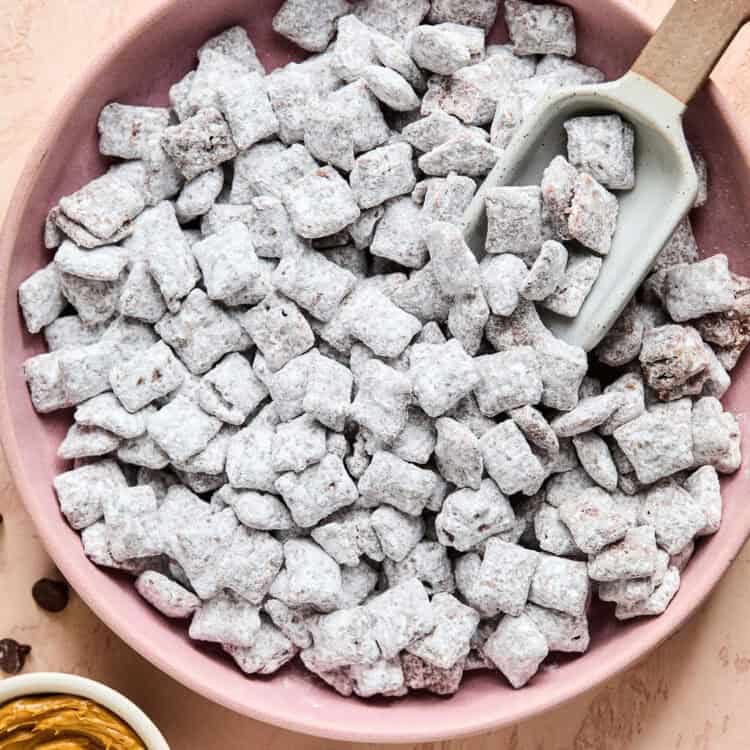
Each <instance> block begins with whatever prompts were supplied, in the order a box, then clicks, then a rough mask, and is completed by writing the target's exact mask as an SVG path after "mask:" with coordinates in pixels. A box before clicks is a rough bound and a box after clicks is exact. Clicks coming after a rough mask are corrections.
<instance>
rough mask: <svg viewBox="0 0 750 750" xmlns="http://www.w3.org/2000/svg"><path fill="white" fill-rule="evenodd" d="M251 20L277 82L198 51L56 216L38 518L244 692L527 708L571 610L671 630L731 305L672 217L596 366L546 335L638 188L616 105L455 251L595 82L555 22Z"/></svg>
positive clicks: (28, 316)
mask: <svg viewBox="0 0 750 750" xmlns="http://www.w3.org/2000/svg"><path fill="white" fill-rule="evenodd" d="M496 17H497V18H496ZM496 20H497V24H498V26H499V27H502V26H503V24H505V26H506V27H507V31H508V33H509V37H510V42H509V43H507V44H490V43H488V42H487V39H486V34H487V33H488V31H489V30H490V29H491V28H492V27H493V25H494V24H495V22H496ZM273 28H274V29H275V31H276V32H277V33H278V34H281V35H282V36H284V37H286V38H288V39H289V40H291V41H292V42H294V43H296V44H297V45H299V46H300V47H301V48H302V49H304V50H307V51H309V52H310V53H312V54H311V55H310V56H309V57H308V58H307V59H306V60H304V61H303V62H299V63H289V64H287V65H286V66H284V67H282V68H279V69H277V70H274V71H267V70H265V69H264V67H263V65H262V64H261V63H260V62H259V60H258V58H257V56H256V54H255V50H254V48H253V45H252V42H251V40H250V39H248V37H247V35H246V33H245V31H244V30H243V29H241V28H238V27H236V28H231V29H227V30H226V31H224V32H222V33H220V34H219V35H218V36H216V37H214V38H212V39H209V40H208V41H207V42H206V43H205V44H204V45H203V46H202V47H201V48H200V49H199V50H198V51H197V61H196V65H195V69H194V70H191V71H190V72H188V73H187V74H186V75H185V76H184V78H182V79H181V80H179V81H176V82H175V83H174V85H173V86H172V88H171V90H170V92H169V95H170V106H168V107H166V106H165V107H145V106H138V105H136V104H131V103H119V102H115V103H111V104H109V105H107V106H106V107H105V108H104V110H103V111H102V112H101V115H100V117H99V121H98V131H99V145H100V151H101V153H102V154H103V155H106V156H107V157H111V163H110V166H109V168H108V169H107V171H106V172H105V173H104V174H102V175H101V176H99V177H97V178H96V179H94V180H93V181H91V182H90V183H88V184H87V185H83V186H81V187H80V189H78V190H77V191H76V192H74V193H73V194H71V195H66V196H61V197H60V199H59V201H58V203H57V205H55V206H51V207H50V211H49V216H48V218H47V222H46V225H45V227H44V241H45V243H46V245H47V247H48V248H49V250H50V252H51V254H52V257H51V260H50V262H49V264H48V265H47V266H46V267H44V268H42V269H40V270H38V271H37V272H36V273H34V274H33V275H32V276H31V277H30V278H28V279H27V280H26V281H24V282H23V283H22V284H21V286H20V288H19V303H20V307H21V310H22V313H23V316H24V319H25V322H26V326H27V328H28V330H29V331H30V332H31V333H42V334H43V336H44V338H45V340H46V343H47V348H48V351H47V353H44V354H38V355H36V356H33V357H31V358H30V359H29V360H27V362H26V363H25V366H24V375H25V378H26V382H27V383H28V388H29V392H30V396H31V399H32V401H33V404H34V407H35V408H36V409H37V410H38V411H39V412H41V413H47V412H51V411H53V410H58V409H71V413H72V418H73V424H72V426H71V427H70V429H69V432H68V434H67V435H66V436H65V438H64V440H63V441H62V443H61V445H60V449H59V455H60V457H61V458H63V459H69V460H71V461H72V463H71V465H70V466H69V467H68V469H67V470H66V471H64V472H62V473H61V474H59V475H58V476H57V477H56V479H55V480H54V489H55V492H56V493H57V497H58V500H59V505H60V510H61V512H62V513H63V514H64V516H65V517H66V519H67V520H68V522H69V524H70V525H71V526H72V527H73V528H74V529H76V530H79V531H80V533H81V542H82V544H83V548H84V550H85V552H86V554H87V555H88V556H89V558H90V559H91V560H92V561H93V562H94V563H96V564H97V565H101V566H105V567H108V568H112V569H116V570H119V571H124V572H126V573H128V574H130V575H132V576H133V577H134V578H135V587H136V590H137V591H138V593H139V594H140V595H141V596H142V597H143V598H144V599H145V600H146V601H147V602H148V603H149V604H151V605H152V606H153V607H155V608H156V609H157V610H159V611H160V612H161V613H162V614H163V615H164V616H166V617H170V618H179V619H182V620H184V621H185V627H186V629H188V630H189V634H190V637H192V638H194V639H195V640H196V641H197V642H209V643H217V644H220V645H221V647H223V649H224V650H225V651H226V653H227V654H228V655H229V656H230V657H231V658H232V659H234V661H235V662H236V663H237V665H238V667H239V668H240V669H241V670H243V671H244V672H246V673H248V674H271V673H273V672H275V671H276V670H278V669H280V668H282V667H283V666H284V665H285V664H286V663H288V662H290V661H292V660H295V659H297V658H298V657H299V659H298V660H299V662H300V663H301V664H302V665H303V666H304V667H305V668H306V669H307V670H309V671H310V672H312V673H314V674H315V675H317V677H318V678H320V680H322V681H323V682H325V683H327V684H328V685H330V686H331V687H332V688H333V689H335V690H337V691H338V692H339V693H341V694H343V695H346V696H349V695H357V696H360V697H363V698H366V697H370V696H375V695H384V696H389V697H397V696H403V695H405V694H406V693H407V692H409V691H410V690H428V691H431V692H433V693H437V694H439V695H449V694H451V693H454V692H455V691H457V690H458V689H459V687H460V684H461V680H462V677H463V675H464V673H466V672H469V671H471V670H478V669H482V670H492V671H495V672H497V673H498V679H504V680H507V682H508V683H509V684H510V685H512V686H513V687H514V688H520V687H522V686H523V685H525V684H526V683H527V682H528V681H529V680H533V678H534V675H535V674H536V673H537V672H538V670H539V669H540V667H541V668H543V665H544V662H545V659H547V658H548V655H549V654H550V653H555V652H558V653H559V652H564V653H573V654H580V653H582V652H584V651H586V649H587V648H588V645H589V640H590V637H593V638H595V637H596V634H595V633H593V634H592V635H591V636H590V634H589V620H588V618H589V616H590V613H591V610H592V606H596V607H597V608H600V607H601V608H604V609H605V610H606V611H607V612H609V615H610V616H611V617H612V618H616V619H617V620H628V619H630V618H636V617H649V616H656V615H659V614H660V613H662V612H663V611H664V610H665V609H666V608H667V607H668V606H669V604H670V601H671V600H672V598H673V597H674V596H675V594H676V593H677V592H678V589H679V586H680V576H681V574H682V572H683V570H684V568H685V566H686V565H688V563H689V558H690V556H691V555H692V552H693V550H694V548H695V545H696V544H699V543H700V538H701V537H703V536H706V535H709V534H713V533H715V532H716V531H717V530H718V529H719V527H720V525H721V517H722V498H721V488H720V481H719V477H720V475H722V474H729V473H732V472H734V471H736V470H737V469H738V468H739V465H740V461H741V451H740V430H739V426H738V423H737V420H736V419H735V417H734V416H733V415H732V414H730V413H728V412H725V411H724V409H723V407H722V404H721V401H720V399H721V397H722V396H723V395H724V393H725V392H726V391H727V389H728V388H729V385H730V376H729V372H730V371H731V370H732V368H733V367H734V366H735V365H736V363H737V361H738V359H739V357H740V355H741V354H742V352H743V350H744V349H745V347H746V346H747V344H748V343H750V307H748V304H747V299H748V291H750V279H747V278H743V277H740V276H738V275H736V274H734V273H733V272H732V270H731V269H730V268H729V267H728V264H727V259H726V257H725V256H724V255H721V254H719V255H714V256H713V257H710V258H706V259H700V253H699V250H698V247H697V245H696V241H695V238H694V236H693V232H692V228H691V224H690V218H689V217H687V218H685V220H684V221H683V223H682V224H681V225H680V227H679V228H678V229H677V231H676V232H675V234H674V236H673V237H672V239H671V240H670V242H669V243H668V245H667V246H666V247H665V248H664V249H663V251H662V252H661V254H660V256H659V257H658V259H657V261H656V264H655V266H654V269H653V272H652V273H651V275H650V276H649V277H648V279H647V280H646V281H645V283H644V284H643V286H642V288H641V289H640V290H639V293H638V294H637V296H636V298H635V299H633V300H632V301H631V302H630V304H629V305H628V307H627V308H626V310H625V311H624V312H623V314H622V316H621V317H620V319H619V321H618V322H617V324H616V325H615V326H614V327H613V328H612V330H611V331H610V332H609V334H608V335H607V336H606V338H605V339H604V340H603V341H602V343H601V344H600V345H599V346H598V348H597V349H596V350H595V351H593V352H591V353H588V354H587V353H586V352H584V351H583V350H582V349H578V348H576V347H574V346H570V345H569V344H566V343H565V342H563V341H561V340H558V339H556V338H555V337H554V336H553V335H552V333H551V332H550V331H549V330H548V329H547V328H546V327H545V325H544V324H543V322H542V319H541V318H540V315H539V312H538V311H539V310H540V309H541V308H545V309H546V310H551V311H553V312H555V313H558V314H560V315H563V316H570V317H574V316H576V315H577V314H578V312H579V311H580V309H581V306H582V304H583V303H584V301H585V299H586V297H587V295H588V294H589V292H590V290H591V289H592V287H593V285H594V284H595V283H596V280H597V276H598V274H599V270H600V268H601V267H602V264H603V263H606V262H607V253H608V252H609V250H610V246H611V242H612V236H613V233H614V232H615V230H616V227H617V225H618V206H619V200H620V198H621V196H622V195H623V191H628V190H631V189H633V188H634V187H635V186H636V184H637V180H638V175H637V174H636V170H635V167H634V163H635V160H634V149H635V148H636V147H637V144H636V143H635V138H634V131H633V128H632V127H631V126H630V125H629V124H628V123H627V122H624V121H623V120H622V119H621V118H620V117H619V116H616V115H606V114H601V115H597V116H587V117H576V118H574V119H571V120H569V121H568V122H566V123H565V124H564V130H565V137H566V148H565V149H564V152H563V153H560V154H559V155H558V156H556V157H555V158H554V159H553V160H552V161H551V163H550V164H549V166H548V168H547V169H546V171H545V173H544V177H543V179H542V181H541V184H538V185H519V186H515V187H502V188H496V189H493V190H490V191H489V192H488V193H487V195H486V201H485V207H486V216H487V239H486V247H485V251H486V252H485V254H484V257H482V258H479V259H478V258H476V257H475V256H474V255H473V254H472V253H471V252H470V250H469V248H468V246H467V245H466V243H465V241H464V237H463V228H464V227H463V223H462V217H463V215H464V212H465V210H466V208H467V206H468V205H469V203H470V202H471V200H472V198H473V196H474V194H475V192H476V190H477V188H478V186H479V184H480V183H481V179H482V178H483V176H484V175H486V174H487V173H488V171H489V170H490V169H491V168H492V166H493V165H494V164H495V162H496V161H497V159H498V158H499V156H500V155H501V154H502V152H503V149H505V148H506V147H507V145H508V143H509V142H510V140H511V139H512V137H513V134H514V132H515V130H516V129H517V128H518V127H519V125H520V124H521V123H522V122H523V120H524V118H525V117H527V116H528V115H529V113H530V112H531V111H532V109H533V108H534V106H535V104H536V103H537V102H538V101H539V100H540V98H541V97H543V96H544V95H545V94H547V93H548V92H553V91H556V90H558V89H560V88H562V87H564V86H566V85H570V84H576V85H581V84H592V83H597V82H600V81H602V80H603V74H602V73H601V72H600V71H598V70H596V69H594V68H591V67H587V66H585V65H583V64H581V63H579V62H576V61H575V59H574V56H575V53H576V33H575V18H574V16H573V13H572V12H571V11H570V10H569V9H568V8H566V7H564V6H561V5H546V4H541V3H529V2H524V0H505V2H504V3H503V2H500V3H496V2H494V0H462V1H461V2H457V1H456V0H432V2H430V1H429V0H362V1H361V2H357V3H350V2H348V0H316V1H315V2H303V1H302V0H286V2H284V3H283V5H282V6H281V8H280V10H279V12H278V13H277V15H276V17H275V18H274V20H273ZM696 163H697V166H698V168H699V173H700V174H701V175H703V176H704V178H705V175H706V172H707V170H706V166H705V163H704V162H703V161H702V159H701V157H700V156H699V155H697V154H696ZM707 189H708V188H707V183H705V182H704V184H703V185H702V189H701V195H700V197H699V201H698V204H699V205H702V204H703V203H704V202H705V201H706V200H707V199H708V201H709V203H708V205H709V208H708V210H710V190H709V191H708V192H707ZM40 232H41V228H40ZM597 599H598V600H599V601H600V602H602V604H597V603H596V602H595V600H597Z"/></svg>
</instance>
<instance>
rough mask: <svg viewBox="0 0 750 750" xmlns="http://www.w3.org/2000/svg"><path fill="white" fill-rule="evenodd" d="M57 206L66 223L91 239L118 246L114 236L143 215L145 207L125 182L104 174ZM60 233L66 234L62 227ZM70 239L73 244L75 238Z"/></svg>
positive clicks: (136, 191) (141, 197)
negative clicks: (78, 228) (109, 241)
mask: <svg viewBox="0 0 750 750" xmlns="http://www.w3.org/2000/svg"><path fill="white" fill-rule="evenodd" d="M59 205H60V209H61V211H62V213H63V214H65V216H66V217H67V218H68V219H70V220H71V221H73V222H75V223H76V224H79V225H81V226H82V227H83V228H84V229H85V230H86V231H87V232H90V233H91V234H92V235H94V237H97V238H99V239H100V240H111V241H112V242H117V241H118V239H121V237H117V234H118V233H119V232H120V231H121V230H123V229H124V228H126V227H127V226H128V225H129V223H130V222H131V221H132V220H133V219H135V217H136V216H138V214H139V213H141V211H143V208H144V206H145V203H144V200H143V196H142V195H141V194H140V193H139V192H138V190H136V189H135V188H134V187H133V186H132V185H130V184H129V183H128V182H126V181H125V180H123V179H120V178H119V177H116V176H115V175H112V174H105V175H102V176H101V177H97V178H96V179H94V180H92V181H91V182H89V183H88V184H87V185H84V186H83V187H82V188H80V189H79V190H77V191H76V192H75V193H72V194H71V195H67V196H64V197H62V198H60V204H59ZM61 229H63V231H65V229H64V227H61ZM71 239H73V240H74V241H75V238H74V237H72V238H71ZM76 244H81V243H78V242H76ZM99 244H105V243H103V242H102V243H99Z"/></svg>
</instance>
